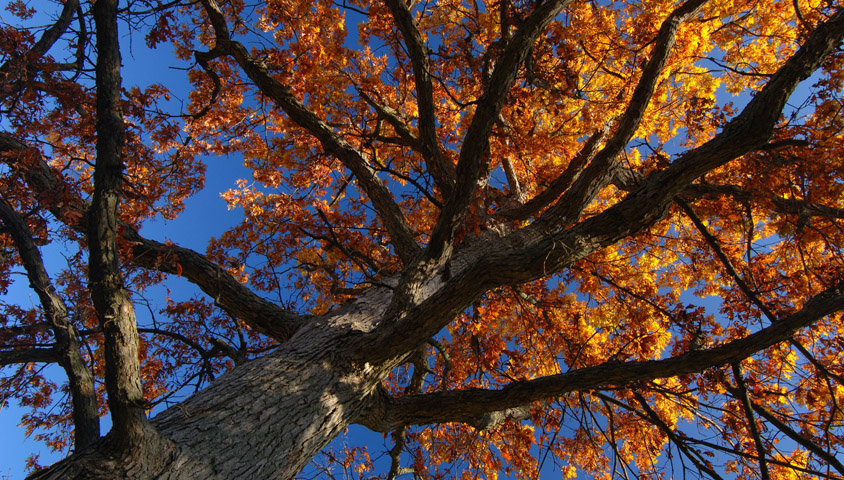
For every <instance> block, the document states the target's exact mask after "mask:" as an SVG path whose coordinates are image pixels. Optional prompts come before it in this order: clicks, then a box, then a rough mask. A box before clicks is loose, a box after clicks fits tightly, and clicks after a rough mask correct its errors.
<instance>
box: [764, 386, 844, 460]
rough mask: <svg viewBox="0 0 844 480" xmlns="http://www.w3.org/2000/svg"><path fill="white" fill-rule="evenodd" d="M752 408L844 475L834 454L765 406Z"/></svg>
mask: <svg viewBox="0 0 844 480" xmlns="http://www.w3.org/2000/svg"><path fill="white" fill-rule="evenodd" d="M752 406H753V410H754V411H755V412H756V413H758V414H759V416H760V417H762V418H764V419H765V420H767V421H768V423H770V424H772V425H773V426H775V427H777V429H779V430H780V431H781V432H783V433H784V434H786V436H788V438H790V439H792V440H794V441H795V442H797V443H798V444H799V445H800V446H802V447H803V448H805V449H806V450H808V451H810V452H812V453H813V454H815V455H816V456H818V457H819V458H821V459H822V460H823V461H825V462H827V463H828V464H829V465H831V466H832V467H833V468H835V469H836V470H838V473H840V474H841V475H844V464H842V463H841V461H840V460H838V458H836V457H835V455H833V454H832V453H830V452H828V451H826V450H824V449H823V448H821V447H820V445H818V444H817V443H815V442H812V441H811V440H809V439H808V438H806V437H805V436H803V435H801V434H800V433H798V432H797V431H795V430H794V429H793V428H791V427H789V426H788V424H786V423H785V422H783V421H782V420H780V419H779V418H777V416H776V415H775V414H774V413H773V412H772V411H770V410H768V409H767V408H765V407H764V406H762V405H759V404H758V403H756V402H753V403H752Z"/></svg>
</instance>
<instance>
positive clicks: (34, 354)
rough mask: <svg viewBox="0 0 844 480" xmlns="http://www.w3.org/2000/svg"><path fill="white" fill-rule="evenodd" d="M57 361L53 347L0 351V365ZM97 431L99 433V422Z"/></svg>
mask: <svg viewBox="0 0 844 480" xmlns="http://www.w3.org/2000/svg"><path fill="white" fill-rule="evenodd" d="M58 361H59V352H58V351H57V350H56V349H55V348H53V347H48V348H24V349H20V350H5V351H0V367H5V366H6V365H14V364H18V363H58ZM74 413H75V412H74ZM75 426H76V425H74V427H75ZM97 432H98V435H99V423H98V424H97ZM79 440H80V439H79V438H78V436H77V438H76V441H77V442H79Z"/></svg>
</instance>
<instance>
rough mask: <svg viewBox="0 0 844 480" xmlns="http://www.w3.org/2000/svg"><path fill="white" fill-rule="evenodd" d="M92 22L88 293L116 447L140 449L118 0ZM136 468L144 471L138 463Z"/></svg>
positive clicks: (149, 433) (142, 424)
mask: <svg viewBox="0 0 844 480" xmlns="http://www.w3.org/2000/svg"><path fill="white" fill-rule="evenodd" d="M94 20H95V23H96V27H97V52H98V54H97V68H96V87H97V160H96V166H95V168H94V197H93V201H92V202H91V208H90V212H89V213H90V214H89V217H88V222H89V223H88V236H87V238H88V249H89V263H88V265H89V267H88V268H89V278H90V282H91V285H90V290H91V299H92V300H93V302H94V307H95V309H96V311H97V317H98V319H99V322H100V326H101V327H102V329H103V333H104V335H105V370H106V373H105V383H106V391H107V392H108V406H109V410H110V411H111V419H112V423H113V429H112V432H111V434H110V439H111V442H112V446H114V447H115V448H116V449H117V450H118V451H127V452H128V451H129V450H130V449H133V448H141V449H142V450H144V449H146V447H147V446H148V445H149V444H150V442H147V440H146V439H147V437H154V436H155V432H154V430H153V429H152V428H150V427H149V424H148V422H147V419H146V414H145V403H144V395H143V390H142V388H141V379H140V365H139V363H138V330H137V323H136V321H135V309H134V306H133V304H132V300H131V298H130V297H129V294H128V292H126V289H125V288H124V286H123V277H122V274H121V273H120V259H119V257H118V252H119V249H118V245H117V230H118V227H119V224H118V220H117V208H118V205H119V203H120V197H121V195H122V192H123V136H124V126H123V114H122V109H121V106H120V95H121V90H120V86H121V80H120V48H119V42H118V32H117V1H116V0H100V1H97V2H96V3H95V4H94ZM141 471H144V469H143V468H142V469H141Z"/></svg>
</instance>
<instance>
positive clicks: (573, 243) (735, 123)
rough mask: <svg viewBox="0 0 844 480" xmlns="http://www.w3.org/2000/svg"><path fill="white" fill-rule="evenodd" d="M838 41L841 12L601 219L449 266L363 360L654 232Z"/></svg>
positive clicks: (749, 146)
mask: <svg viewBox="0 0 844 480" xmlns="http://www.w3.org/2000/svg"><path fill="white" fill-rule="evenodd" d="M843 37H844V10H840V11H839V12H838V13H836V14H835V15H833V16H832V17H831V18H830V19H829V20H828V21H826V22H825V23H822V24H821V25H819V26H818V27H817V28H816V29H815V31H814V32H812V34H811V35H810V36H809V38H808V39H807V40H806V43H805V44H804V45H803V46H802V47H800V49H798V50H797V52H795V53H794V55H792V56H791V57H790V58H789V59H788V60H787V61H786V62H785V64H784V65H783V66H782V67H781V68H780V69H779V70H778V71H777V73H776V74H775V75H774V76H773V77H772V78H771V80H770V81H769V82H768V83H767V84H766V85H765V86H764V87H763V88H762V90H761V91H760V92H759V93H758V94H757V95H756V96H755V97H754V98H753V100H751V101H750V102H749V103H748V105H747V106H746V107H745V109H744V110H743V111H742V113H741V114H740V115H738V117H736V118H735V119H733V120H732V121H730V122H729V123H728V124H727V125H726V126H725V128H724V130H723V131H722V132H721V133H720V134H718V135H716V136H715V137H714V138H713V139H712V140H710V141H708V142H706V143H705V144H703V145H701V146H700V147H698V148H695V149H693V150H690V151H688V152H686V153H685V154H683V155H681V156H680V157H679V158H677V159H676V160H675V161H674V162H673V163H672V164H671V165H670V166H669V167H668V168H666V169H665V170H659V171H656V172H653V173H651V174H650V175H648V177H647V178H646V179H644V181H643V182H642V185H641V187H639V188H638V189H637V190H636V191H634V192H632V193H630V194H629V195H627V197H625V198H624V199H623V200H622V201H620V202H619V203H617V204H615V205H613V206H612V207H610V208H608V209H607V210H605V211H604V212H602V213H600V214H598V215H596V216H594V217H590V218H588V219H585V220H583V221H581V222H580V223H578V224H576V225H574V226H572V227H571V228H568V229H565V230H563V231H557V230H556V229H555V228H554V227H555V226H554V225H548V224H545V223H543V222H534V223H533V224H531V225H530V226H528V227H525V228H523V229H521V230H519V231H517V232H514V233H512V234H510V235H508V236H507V237H505V238H503V239H500V240H497V241H495V243H494V244H493V245H492V246H491V247H486V246H485V248H484V250H485V251H484V255H483V256H479V257H476V258H474V259H470V260H469V262H470V263H469V264H468V265H467V266H466V267H465V268H463V269H461V268H459V266H457V267H456V266H454V265H452V267H451V270H452V274H451V276H450V279H449V280H448V281H446V282H445V283H444V284H443V285H442V286H440V287H439V288H437V290H436V292H434V293H433V294H431V295H430V296H429V297H428V298H427V299H426V300H424V301H422V302H415V303H414V304H413V305H414V306H412V307H409V308H408V309H407V310H406V311H405V313H404V316H403V317H402V318H401V319H400V320H398V321H395V322H394V323H388V324H384V325H382V326H381V327H380V328H379V329H377V330H376V331H375V332H373V334H374V335H377V336H378V337H379V338H378V339H377V340H375V342H376V344H375V347H376V348H373V349H372V350H371V353H370V358H371V359H372V360H379V359H386V358H390V357H393V356H395V355H399V354H400V353H402V352H406V351H408V350H410V349H412V348H415V347H416V346H417V345H419V344H420V343H421V342H423V341H425V339H428V338H431V337H432V336H434V335H435V334H436V333H437V332H438V331H439V330H440V329H441V328H443V327H444V326H445V325H446V324H447V323H448V322H449V321H450V320H451V319H452V318H454V316H455V315H457V314H458V313H459V312H460V311H462V310H463V309H464V308H466V306H468V305H469V304H470V303H471V302H472V301H473V300H474V299H476V298H477V297H478V296H479V295H481V294H483V292H485V291H487V290H489V289H491V288H496V287H499V286H502V285H518V284H522V283H526V282H529V281H533V280H536V279H539V278H543V277H545V276H547V275H550V274H552V273H555V272H558V271H560V270H561V269H563V268H565V267H567V266H570V265H571V264H573V263H574V262H576V261H577V260H580V259H582V258H584V257H586V256H587V255H589V254H591V253H592V252H595V251H597V250H600V249H601V248H604V247H607V246H609V245H612V244H614V243H616V242H618V241H619V240H621V239H623V238H625V237H628V236H630V235H634V234H636V233H638V232H641V231H643V230H644V229H646V228H649V227H650V226H652V225H654V224H655V223H656V222H658V221H659V220H661V219H662V218H664V217H665V215H667V214H668V211H669V207H670V205H671V202H672V201H673V199H674V197H675V196H677V195H678V194H679V193H680V192H682V191H683V189H684V188H686V187H687V186H688V185H689V184H691V183H692V182H693V181H694V180H695V179H697V178H698V177H700V176H701V175H703V174H705V173H706V172H708V171H710V170H712V169H714V168H717V167H719V166H721V165H724V164H726V163H728V162H729V161H731V160H733V159H735V158H737V157H740V156H741V155H744V154H745V153H747V152H750V151H752V150H755V149H757V148H759V147H760V146H762V145H765V144H766V143H767V141H768V139H769V138H770V137H771V134H772V132H773V128H774V125H775V124H776V122H777V120H778V119H779V116H780V114H781V112H782V108H783V106H784V105H785V102H786V100H787V99H788V97H789V96H790V95H791V92H792V91H793V90H794V88H795V87H796V86H797V84H798V83H800V82H801V81H802V80H804V79H806V78H808V77H809V75H811V74H812V72H813V71H815V69H817V68H818V67H819V66H820V64H821V63H822V62H823V61H824V59H825V58H827V57H828V56H829V55H830V53H831V52H832V51H833V50H834V49H835V48H836V46H837V45H838V44H839V43H841V39H842V38H843ZM563 198H565V196H564V197H563ZM561 200H562V199H561ZM475 247H477V245H476V246H473V247H472V248H475ZM455 271H456V272H455ZM432 312H436V313H432ZM391 320H392V319H391Z"/></svg>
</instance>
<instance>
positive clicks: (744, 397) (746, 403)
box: [731, 362, 771, 480]
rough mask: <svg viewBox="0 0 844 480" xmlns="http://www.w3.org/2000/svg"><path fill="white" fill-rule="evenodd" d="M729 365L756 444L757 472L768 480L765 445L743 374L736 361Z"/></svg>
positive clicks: (769, 475)
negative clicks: (757, 456)
mask: <svg viewBox="0 0 844 480" xmlns="http://www.w3.org/2000/svg"><path fill="white" fill-rule="evenodd" d="M731 367H732V369H733V377H735V380H736V385H738V392H737V393H738V396H739V401H740V402H741V406H742V409H743V410H744V416H745V417H747V427H748V430H749V431H750V435H751V436H752V437H753V443H754V444H755V445H756V452H757V454H758V455H759V474H760V475H761V476H762V480H770V478H771V474H770V473H769V472H768V462H767V460H766V459H765V454H766V450H765V445H764V444H763V443H762V436H761V435H760V434H759V427H758V426H757V425H756V418H755V417H754V415H753V407H752V406H751V402H750V395H748V393H747V385H746V384H745V383H744V374H742V373H741V366H740V365H739V363H738V362H733V363H732V365H731Z"/></svg>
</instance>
